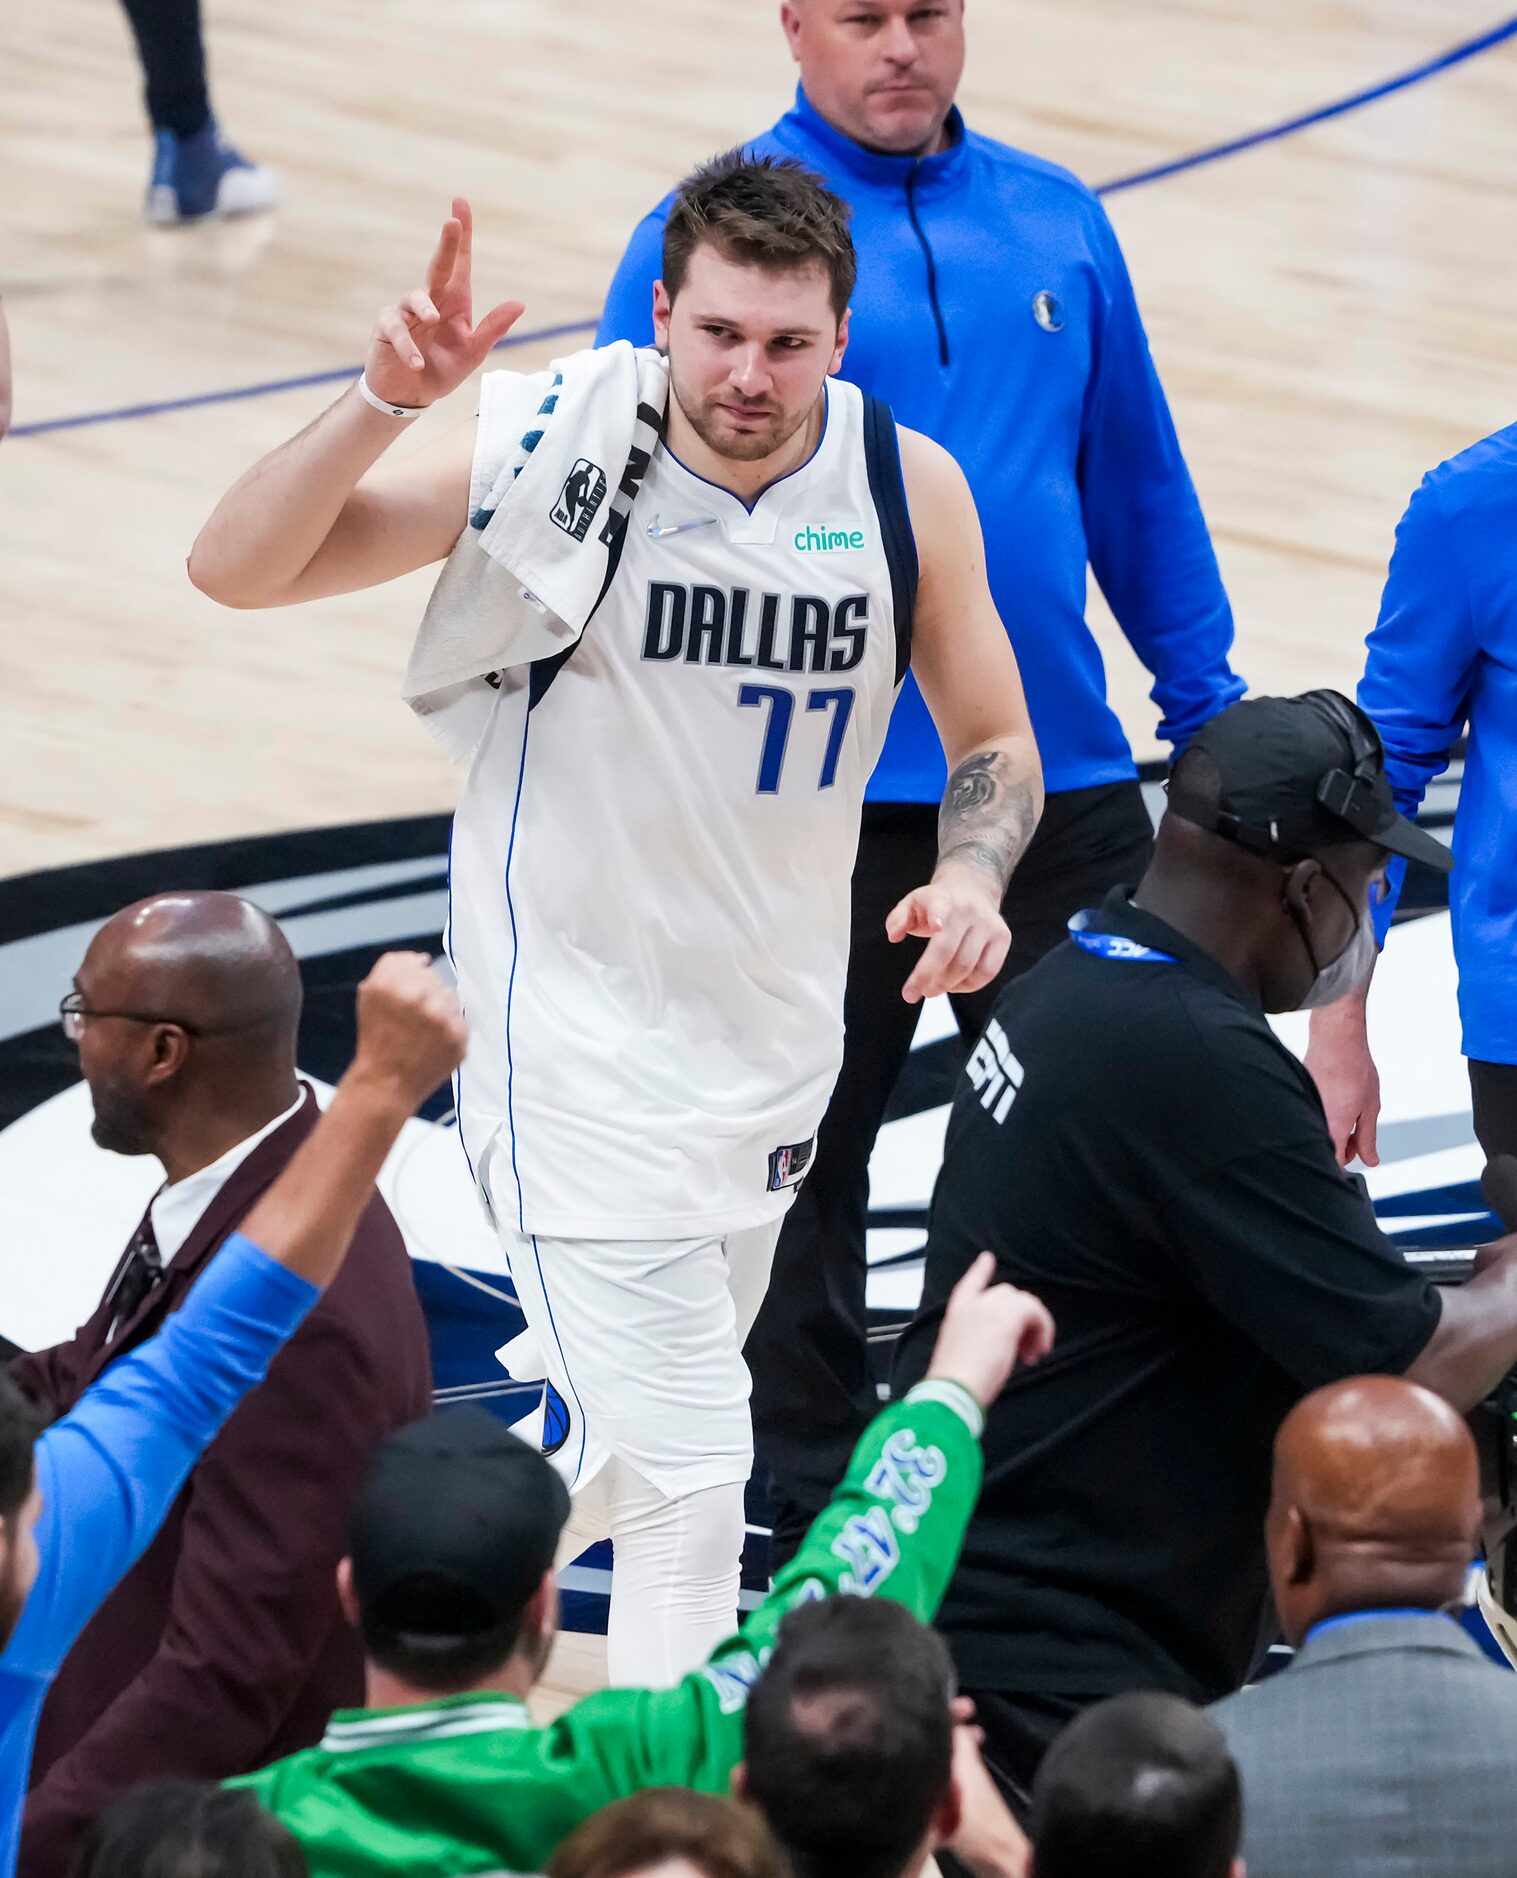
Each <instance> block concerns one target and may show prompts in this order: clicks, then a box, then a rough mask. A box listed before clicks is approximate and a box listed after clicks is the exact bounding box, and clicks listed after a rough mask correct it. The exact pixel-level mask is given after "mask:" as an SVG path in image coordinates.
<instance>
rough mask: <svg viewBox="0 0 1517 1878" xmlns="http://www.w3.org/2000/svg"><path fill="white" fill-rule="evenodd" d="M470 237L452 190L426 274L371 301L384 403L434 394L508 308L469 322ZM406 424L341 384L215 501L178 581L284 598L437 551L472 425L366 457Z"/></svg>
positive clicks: (369, 372) (240, 602) (463, 482)
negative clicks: (393, 295)
mask: <svg viewBox="0 0 1517 1878" xmlns="http://www.w3.org/2000/svg"><path fill="white" fill-rule="evenodd" d="M472 242H473V223H472V221H471V218H470V214H469V205H468V203H467V202H465V201H464V200H463V199H462V198H459V199H458V200H456V201H455V202H454V204H453V214H452V216H451V217H450V218H449V219H448V221H446V222H445V223H444V224H443V230H442V235H441V237H440V239H439V241H438V244H437V249H436V252H435V253H434V254H433V256H432V261H431V265H430V266H429V267H428V269H427V279H426V285H425V286H424V287H418V288H415V289H413V291H412V292H410V293H408V294H406V295H405V297H404V298H403V299H402V300H401V301H400V302H399V303H398V304H396V305H394V306H387V307H385V308H384V309H383V310H382V311H381V313H380V315H379V318H378V320H377V321H376V322H375V326H374V331H373V333H372V335H371V336H370V339H369V350H368V354H367V356H366V357H365V360H364V377H365V379H366V380H367V382H368V385H369V389H370V390H371V391H372V392H373V393H374V394H375V396H376V397H378V398H380V399H381V400H383V401H384V402H386V403H388V404H393V405H396V406H399V407H403V408H405V409H408V410H421V409H424V408H425V407H426V406H428V405H431V404H435V403H436V402H437V400H438V399H439V398H445V397H447V396H448V394H449V393H450V392H452V391H455V390H457V388H458V387H459V386H460V385H461V384H462V383H463V382H464V380H465V379H466V378H467V377H468V376H469V375H470V373H471V372H473V371H475V370H476V369H477V368H478V367H479V366H480V365H482V364H483V363H484V361H485V358H486V357H487V355H488V354H489V352H490V349H491V347H492V346H494V345H495V344H496V342H497V341H498V340H500V339H503V338H504V337H505V335H506V334H507V333H508V332H509V331H510V330H511V328H512V326H514V325H515V323H516V321H517V320H518V319H519V318H520V317H521V313H522V306H521V302H520V301H517V300H507V301H503V302H502V303H501V305H499V306H497V307H493V308H492V309H491V310H490V311H489V312H488V313H486V314H485V316H484V318H483V319H481V320H480V322H479V324H478V325H477V326H476V325H475V324H474V311H473V304H474V303H473V283H472ZM407 428H408V426H407V424H406V422H405V420H404V418H396V417H391V416H389V415H388V413H386V412H384V411H379V410H375V409H374V407H373V406H372V405H370V404H369V403H368V402H367V401H366V400H365V399H364V397H363V396H362V395H361V393H360V392H359V390H358V387H357V386H356V385H350V386H349V387H348V389H347V390H346V391H345V392H344V393H343V394H342V396H341V397H340V398H339V399H338V400H337V402H336V403H335V404H333V405H332V406H330V408H329V409H327V410H326V411H324V412H323V413H322V415H321V416H320V417H318V418H317V419H316V421H315V423H314V424H308V425H307V426H306V428H305V429H304V430H303V431H301V432H300V434H299V436H297V437H292V438H291V439H290V441H289V442H288V443H283V444H281V445H280V446H279V448H278V449H277V450H274V451H272V452H271V453H270V454H269V455H268V456H266V457H264V458H263V459H262V461H261V462H258V463H255V464H254V465H253V467H252V469H250V470H249V471H248V472H247V474H246V475H245V476H243V477H242V478H241V479H240V480H239V481H238V482H236V483H234V484H233V485H232V487H231V489H230V490H229V491H228V492H227V494H226V495H224V496H223V497H222V498H221V500H220V502H218V503H217V505H216V507H215V509H214V510H213V511H212V513H211V517H210V520H209V521H208V522H207V523H206V524H205V526H204V527H203V528H202V529H201V531H200V533H199V535H198V536H197V537H196V540H195V545H194V547H193V548H192V549H191V550H190V558H189V574H190V579H191V580H192V581H193V582H194V584H195V585H196V586H197V587H198V588H199V589H200V590H201V592H202V593H205V594H208V595H209V596H210V598H211V599H213V600H219V601H220V602H221V604H222V605H223V606H234V607H266V606H289V605H290V604H292V602H294V601H297V600H317V599H321V598H324V597H325V596H326V595H328V594H334V593H354V592H356V591H357V590H358V589H359V588H362V587H375V586H378V585H379V584H380V583H381V582H383V581H387V580H395V579H397V578H398V577H399V576H400V575H402V574H409V573H411V572H413V571H414V570H415V569H416V568H418V567H426V566H428V565H429V564H430V563H431V562H433V561H440V560H442V559H444V557H445V556H446V555H447V554H448V552H449V551H450V549H451V548H452V546H453V544H454V542H455V541H457V539H458V537H459V535H460V533H461V532H462V530H463V528H464V525H465V523H466V522H467V521H468V504H469V471H470V466H471V464H472V461H473V454H474V426H473V424H472V423H470V424H467V425H463V426H461V427H459V428H458V429H456V430H454V431H452V432H450V433H449V434H448V435H447V436H445V437H442V438H439V439H438V441H437V442H436V443H433V444H431V445H429V446H428V447H427V448H426V449H423V450H418V451H416V452H414V453H413V454H412V455H410V456H407V457H403V458H401V459H400V460H399V461H398V462H394V463H387V464H384V465H383V466H379V464H380V458H381V457H382V456H383V455H384V453H385V451H386V450H388V449H389V447H390V445H391V444H392V443H394V442H395V440H396V439H397V438H398V437H399V436H400V435H401V434H402V432H403V431H405V430H406V429H407ZM376 466H379V467H376Z"/></svg>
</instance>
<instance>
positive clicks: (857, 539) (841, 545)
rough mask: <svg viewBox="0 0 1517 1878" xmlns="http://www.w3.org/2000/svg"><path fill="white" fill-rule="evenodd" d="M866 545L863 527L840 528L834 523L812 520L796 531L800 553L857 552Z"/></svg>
mask: <svg viewBox="0 0 1517 1878" xmlns="http://www.w3.org/2000/svg"><path fill="white" fill-rule="evenodd" d="M863 545H864V531H863V529H862V528H839V527H837V526H836V524H834V523H829V522H818V523H815V524H812V523H810V522H808V523H807V525H806V526H805V527H804V528H798V529H797V530H796V532H795V546H796V550H797V552H798V553H800V554H834V553H838V552H843V553H855V552H857V550H858V549H860V548H862V547H863Z"/></svg>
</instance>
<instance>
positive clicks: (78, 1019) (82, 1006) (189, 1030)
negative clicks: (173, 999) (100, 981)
mask: <svg viewBox="0 0 1517 1878" xmlns="http://www.w3.org/2000/svg"><path fill="white" fill-rule="evenodd" d="M97 1017H116V1018H120V1019H121V1021H122V1022H123V1023H127V1024H173V1025H174V1026H175V1027H176V1028H177V1029H179V1030H182V1031H184V1032H185V1033H186V1034H187V1035H188V1036H191V1037H206V1036H210V1035H212V1034H213V1033H211V1032H210V1031H206V1030H202V1029H201V1028H200V1027H199V1026H198V1025H196V1024H187V1023H186V1022H185V1021H184V1019H183V1018H182V1017H157V1016H153V1015H151V1014H150V1013H149V1012H147V1011H92V1010H91V1009H90V1007H89V1006H88V1005H87V1004H86V1003H85V1001H84V993H83V992H82V991H70V992H69V993H68V994H67V995H66V996H65V997H63V998H61V999H60V1000H59V1002H58V1018H59V1021H60V1022H61V1023H62V1025H63V1034H64V1036H65V1037H67V1038H68V1040H69V1042H70V1043H77V1042H78V1041H79V1039H80V1038H81V1037H82V1036H83V1035H84V1027H85V1025H86V1024H90V1023H93V1022H94V1020H95V1019H96V1018H97Z"/></svg>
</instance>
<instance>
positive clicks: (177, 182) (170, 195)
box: [147, 118, 278, 228]
mask: <svg viewBox="0 0 1517 1878" xmlns="http://www.w3.org/2000/svg"><path fill="white" fill-rule="evenodd" d="M277 195H278V191H277V189H276V187H275V183H274V172H273V171H272V170H266V169H264V168H262V167H261V166H260V165H259V164H257V163H249V161H248V160H247V158H246V157H245V156H243V155H241V154H240V153H239V152H238V151H236V150H234V149H233V148H232V146H231V145H230V144H229V143H228V142H227V141H226V139H225V138H224V137H223V136H222V134H221V132H220V131H219V130H218V129H217V128H216V120H215V119H214V118H212V119H211V120H210V121H209V122H208V123H207V124H206V126H205V128H204V129H203V130H198V131H196V133H195V135H194V136H193V137H177V136H175V134H174V132H173V131H171V130H161V131H159V132H158V134H157V137H156V138H155V140H154V147H153V175H152V180H151V181H150V182H149V183H148V187H147V219H148V220H149V221H150V222H152V223H153V224H154V226H155V227H159V228H167V227H172V226H173V225H175V224H176V223H179V222H196V221H199V220H200V219H201V217H202V216H206V215H252V214H254V213H255V212H256V211H257V210H259V209H269V208H272V207H273V206H274V202H275V200H276V197H277Z"/></svg>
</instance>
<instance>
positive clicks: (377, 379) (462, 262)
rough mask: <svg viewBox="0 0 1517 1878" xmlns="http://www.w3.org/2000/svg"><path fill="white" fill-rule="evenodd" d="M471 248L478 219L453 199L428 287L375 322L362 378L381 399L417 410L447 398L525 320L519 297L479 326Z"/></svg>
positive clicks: (406, 297)
mask: <svg viewBox="0 0 1517 1878" xmlns="http://www.w3.org/2000/svg"><path fill="white" fill-rule="evenodd" d="M473 247H474V218H473V216H472V215H471V214H470V212H469V205H468V203H467V202H466V201H465V200H464V199H463V197H462V196H455V197H454V199H453V213H452V215H451V216H449V218H448V220H447V221H445V222H444V223H443V225H442V234H441V235H440V236H439V237H438V242H437V247H436V250H435V251H434V253H433V255H432V260H431V263H430V265H429V266H428V268H427V284H426V286H425V287H417V288H415V289H413V290H412V292H410V293H408V294H406V295H404V296H403V297H402V298H401V299H400V300H399V301H398V302H397V303H396V304H395V305H393V306H387V307H385V308H383V309H382V310H381V312H380V315H379V318H378V319H377V320H376V321H375V322H374V332H373V336H372V337H371V338H370V340H369V350H368V356H367V357H366V358H365V360H364V376H365V377H366V378H367V379H368V381H369V389H370V390H371V391H372V392H373V393H374V394H375V396H376V397H379V398H383V399H384V400H385V401H386V402H387V403H390V404H397V405H406V406H409V407H411V408H413V409H419V408H420V407H422V406H423V405H428V404H433V403H435V402H436V401H437V399H439V398H445V397H447V395H448V393H449V392H450V391H454V390H456V389H457V388H458V386H459V385H461V384H462V383H463V381H464V380H465V379H466V378H467V377H468V376H469V374H470V373H471V372H474V371H476V370H477V369H478V368H479V366H480V365H482V364H483V363H484V360H485V358H486V357H487V355H488V354H489V352H490V349H491V347H492V346H494V345H496V344H497V342H498V341H500V340H501V339H503V338H504V337H505V335H506V334H507V333H508V332H510V330H511V328H512V327H513V326H514V325H515V324H516V322H517V320H519V319H520V318H521V315H522V311H523V309H522V303H521V301H519V300H503V301H502V302H501V303H500V305H499V306H496V307H492V308H491V309H490V311H489V312H488V313H486V314H485V316H484V318H483V319H481V321H480V322H479V324H478V325H477V326H476V325H475V324H474V294H473V280H472V269H473Z"/></svg>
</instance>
